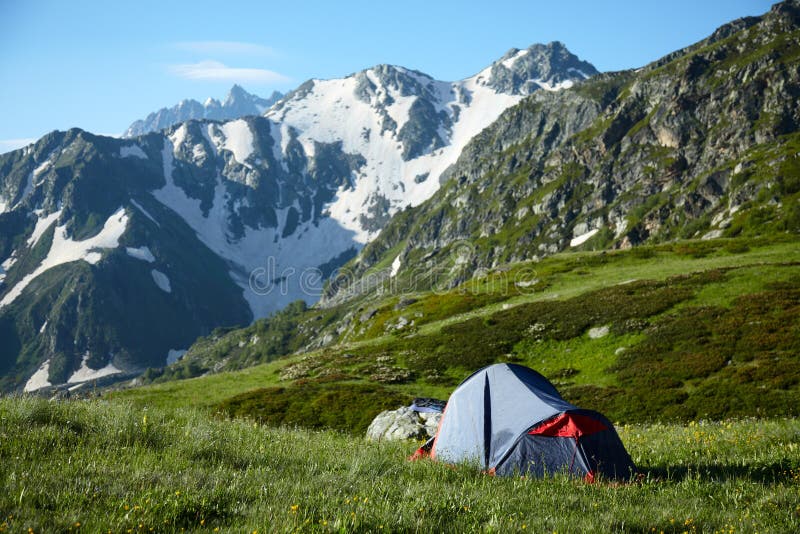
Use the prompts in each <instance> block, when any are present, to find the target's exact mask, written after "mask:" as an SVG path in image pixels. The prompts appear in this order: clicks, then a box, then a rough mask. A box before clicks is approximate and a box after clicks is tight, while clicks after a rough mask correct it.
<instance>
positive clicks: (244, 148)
mask: <svg viewBox="0 0 800 534" xmlns="http://www.w3.org/2000/svg"><path fill="white" fill-rule="evenodd" d="M222 133H223V134H224V135H225V142H224V143H223V145H222V148H224V149H225V150H229V151H230V152H232V153H233V157H234V159H235V160H236V161H238V162H239V163H241V164H242V165H246V162H247V158H249V157H250V155H251V154H252V153H253V132H252V131H250V125H249V124H247V121H244V120H242V119H239V120H235V121H230V122H226V123H224V124H223V125H222Z"/></svg>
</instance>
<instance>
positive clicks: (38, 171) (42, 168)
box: [33, 158, 53, 178]
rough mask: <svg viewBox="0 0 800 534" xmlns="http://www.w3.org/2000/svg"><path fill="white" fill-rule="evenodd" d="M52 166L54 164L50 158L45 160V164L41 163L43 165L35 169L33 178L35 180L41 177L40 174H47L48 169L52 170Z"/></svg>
mask: <svg viewBox="0 0 800 534" xmlns="http://www.w3.org/2000/svg"><path fill="white" fill-rule="evenodd" d="M52 164H53V162H52V161H50V159H49V158H48V159H46V160H45V161H44V162H43V163H41V164H40V165H39V166H38V167H36V168H35V169H33V177H34V178H38V177H39V175H40V174H42V173H43V172H46V171H47V169H49V168H50V166H51V165H52Z"/></svg>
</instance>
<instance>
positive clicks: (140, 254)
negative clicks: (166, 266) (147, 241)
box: [125, 247, 156, 263]
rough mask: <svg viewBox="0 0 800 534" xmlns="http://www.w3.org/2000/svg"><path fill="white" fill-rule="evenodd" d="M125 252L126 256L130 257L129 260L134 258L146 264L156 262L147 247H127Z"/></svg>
mask: <svg viewBox="0 0 800 534" xmlns="http://www.w3.org/2000/svg"><path fill="white" fill-rule="evenodd" d="M125 252H127V253H128V256H130V257H131V258H136V259H137V260H142V261H146V262H147V263H153V262H154V261H156V258H155V256H153V253H152V252H150V249H149V248H147V247H138V248H133V247H127V248H126V249H125Z"/></svg>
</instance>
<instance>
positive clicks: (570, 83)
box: [533, 80, 575, 91]
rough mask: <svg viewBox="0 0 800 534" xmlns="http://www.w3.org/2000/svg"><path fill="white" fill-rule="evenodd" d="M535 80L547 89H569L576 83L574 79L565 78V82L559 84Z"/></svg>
mask: <svg viewBox="0 0 800 534" xmlns="http://www.w3.org/2000/svg"><path fill="white" fill-rule="evenodd" d="M533 82H534V83H535V84H536V85H538V86H539V87H541V88H542V89H544V90H545V91H561V90H562V89H569V88H570V87H572V86H573V85H575V82H573V81H572V80H564V81H563V82H559V83H557V84H551V83H549V82H547V81H545V80H533Z"/></svg>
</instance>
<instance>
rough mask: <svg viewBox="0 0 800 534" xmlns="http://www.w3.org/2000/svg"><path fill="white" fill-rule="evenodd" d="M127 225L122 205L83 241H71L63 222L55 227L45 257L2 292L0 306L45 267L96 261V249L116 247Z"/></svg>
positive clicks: (15, 296) (17, 294)
mask: <svg viewBox="0 0 800 534" xmlns="http://www.w3.org/2000/svg"><path fill="white" fill-rule="evenodd" d="M58 213H60V212H58ZM56 218H57V217H56ZM37 226H38V223H37ZM48 226H49V225H48ZM127 226H128V215H127V214H126V213H125V209H124V208H120V209H118V210H117V211H116V212H115V213H114V214H112V215H111V217H109V218H108V220H106V222H105V224H104V225H103V228H102V229H101V230H100V233H98V234H97V235H96V236H94V237H90V238H89V239H86V240H84V241H73V240H72V239H70V238H69V237H67V225H66V224H64V225H63V226H58V227H56V229H55V232H54V233H53V242H52V243H51V245H50V251H49V252H48V253H47V257H46V258H45V259H44V260H43V261H42V263H41V264H39V266H38V267H37V268H36V269H35V270H34V271H33V272H32V273H30V274H27V275H25V277H24V278H23V279H22V280H20V281H19V282H18V283H17V285H15V286H14V287H12V288H11V289H10V290H9V291H8V293H6V295H5V296H4V297H3V299H2V300H0V308H3V307H4V306H7V305H9V304H11V303H12V302H14V300H16V298H17V297H18V296H19V295H20V294H21V293H22V291H23V290H24V289H25V288H26V287H27V286H28V284H30V283H31V282H32V281H33V280H34V279H35V278H36V277H37V276H39V275H40V274H42V273H43V272H45V271H47V270H48V269H52V268H53V267H55V266H57V265H61V264H63V263H69V262H72V261H78V260H83V261H85V262H87V263H91V264H95V263H97V262H99V261H100V259H101V258H102V254H101V253H100V252H98V251H97V249H112V248H117V247H118V246H119V239H120V237H122V234H124V233H125V230H126V229H127Z"/></svg>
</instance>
